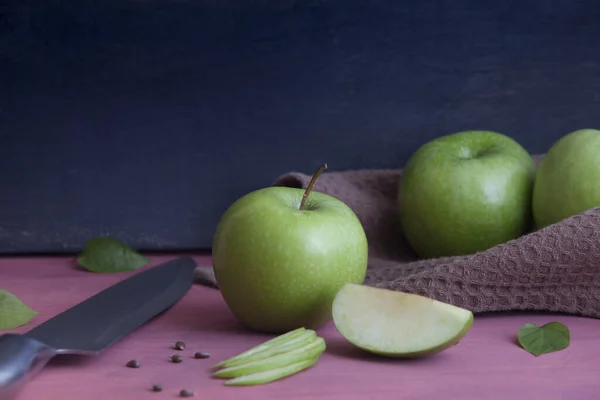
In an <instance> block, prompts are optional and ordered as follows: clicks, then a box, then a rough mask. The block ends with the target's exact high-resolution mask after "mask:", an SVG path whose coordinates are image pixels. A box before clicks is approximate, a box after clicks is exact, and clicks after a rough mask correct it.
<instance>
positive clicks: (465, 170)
mask: <svg viewBox="0 0 600 400" xmlns="http://www.w3.org/2000/svg"><path fill="white" fill-rule="evenodd" d="M535 171H536V165H535V162H534V161H533V158H532V157H531V155H530V154H529V153H528V152H527V151H526V150H525V149H524V148H523V147H522V146H521V145H520V144H519V143H517V142H516V141H515V140H513V139H511V138H509V137H508V136H505V135H502V134H500V133H497V132H491V131H464V132H458V133H454V134H450V135H445V136H442V137H440V138H437V139H434V140H432V141H430V142H428V143H426V144H425V145H423V146H421V147H420V148H419V149H418V150H417V151H416V152H415V153H414V154H413V155H412V157H411V158H410V159H409V160H408V162H407V164H406V166H405V168H404V171H403V174H402V179H401V182H400V185H399V190H398V202H399V207H400V221H401V224H402V229H403V232H404V235H405V237H406V239H407V241H408V242H409V244H410V245H411V247H412V248H413V250H414V251H415V253H417V255H419V256H420V257H422V258H436V257H443V256H456V255H465V254H473V253H475V252H478V251H483V250H486V249H488V248H490V247H493V246H495V245H497V244H500V243H504V242H507V241H509V240H511V239H515V238H517V237H519V236H521V235H523V234H524V233H526V232H527V231H528V230H529V229H530V227H531V224H532V217H531V196H532V189H533V182H534V179H535Z"/></svg>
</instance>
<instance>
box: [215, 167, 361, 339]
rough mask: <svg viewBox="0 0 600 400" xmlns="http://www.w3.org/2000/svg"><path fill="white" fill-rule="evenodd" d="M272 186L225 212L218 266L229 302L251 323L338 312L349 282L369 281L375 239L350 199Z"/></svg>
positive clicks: (274, 323) (311, 322)
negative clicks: (337, 300) (334, 308)
mask: <svg viewBox="0 0 600 400" xmlns="http://www.w3.org/2000/svg"><path fill="white" fill-rule="evenodd" d="M325 168H326V165H325V164H324V165H323V166H321V168H319V170H318V171H317V172H316V173H315V175H314V176H313V179H311V182H310V183H309V185H308V187H307V189H306V190H303V189H298V188H291V187H276V186H273V187H267V188H263V189H259V190H256V191H254V192H251V193H248V194H246V195H245V196H243V197H241V198H240V199H238V200H237V201H235V202H234V203H233V204H232V205H231V206H230V207H229V208H228V209H227V210H226V211H225V213H224V214H223V216H222V217H221V219H220V221H219V224H218V225H217V229H216V232H215V235H214V240H213V247H212V259H213V268H214V272H215V278H216V280H217V283H218V285H219V288H220V291H221V294H222V296H223V299H224V300H225V302H226V304H227V306H228V308H229V310H230V311H231V312H232V314H233V315H234V316H236V317H237V318H238V319H239V320H240V321H242V322H243V323H244V324H246V325H247V326H248V327H250V328H252V329H254V330H256V331H262V332H269V333H281V332H286V331H289V330H292V329H296V328H299V327H307V328H317V327H320V326H322V325H324V324H325V323H327V322H329V321H330V320H331V303H332V302H333V298H334V297H335V294H336V293H337V291H338V290H339V288H340V287H341V286H342V285H343V284H345V283H348V282H350V283H362V282H363V281H364V278H365V274H366V270H367V256H368V246H367V237H366V234H365V231H364V229H363V227H362V224H361V222H360V220H359V219H358V217H357V216H356V215H355V213H354V212H353V211H352V209H350V207H348V206H347V205H346V204H345V203H344V202H342V201H340V200H338V199H336V198H335V197H333V196H330V195H328V194H325V193H320V192H316V191H313V190H312V186H313V185H314V182H315V180H316V179H317V177H318V176H319V174H320V173H321V172H322V171H323V170H324V169H325Z"/></svg>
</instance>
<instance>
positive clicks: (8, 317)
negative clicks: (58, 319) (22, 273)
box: [0, 289, 38, 330]
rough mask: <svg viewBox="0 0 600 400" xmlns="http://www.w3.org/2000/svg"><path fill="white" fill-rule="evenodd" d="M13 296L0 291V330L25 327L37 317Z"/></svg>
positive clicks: (35, 313)
mask: <svg viewBox="0 0 600 400" xmlns="http://www.w3.org/2000/svg"><path fill="white" fill-rule="evenodd" d="M37 314H38V313H37V311H34V310H33V309H31V308H30V307H29V306H27V305H26V304H25V303H23V302H22V301H21V300H19V299H18V298H17V296H15V295H14V294H12V293H10V292H8V291H6V290H2V289H0V330H4V329H14V328H18V327H20V326H23V325H25V324H26V323H28V322H29V321H31V320H32V319H33V317H35V316H36V315H37Z"/></svg>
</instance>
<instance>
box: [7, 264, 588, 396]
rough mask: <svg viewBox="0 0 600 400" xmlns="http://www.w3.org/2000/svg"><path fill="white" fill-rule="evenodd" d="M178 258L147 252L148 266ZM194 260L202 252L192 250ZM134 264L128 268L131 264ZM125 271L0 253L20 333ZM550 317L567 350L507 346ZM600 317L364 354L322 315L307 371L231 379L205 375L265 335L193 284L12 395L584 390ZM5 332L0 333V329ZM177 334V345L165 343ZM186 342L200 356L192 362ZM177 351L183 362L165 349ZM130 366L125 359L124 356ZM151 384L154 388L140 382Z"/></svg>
mask: <svg viewBox="0 0 600 400" xmlns="http://www.w3.org/2000/svg"><path fill="white" fill-rule="evenodd" d="M175 257H177V256H176V255H169V256H166V255H164V256H152V265H156V264H158V263H160V262H163V261H167V260H169V259H172V258H175ZM196 259H197V260H198V262H199V264H202V263H208V262H210V260H209V258H207V257H204V256H197V257H196ZM134 273H135V272H134ZM129 275H131V273H122V274H113V275H104V274H93V273H90V272H86V271H82V270H79V269H77V268H76V267H75V265H74V262H73V260H72V259H71V258H65V257H52V258H2V259H0V288H2V289H6V290H9V291H11V292H12V293H14V294H15V295H17V296H18V297H19V298H20V299H21V300H22V301H24V302H25V303H27V304H28V305H30V306H31V307H33V308H34V309H36V310H37V311H38V312H39V315H37V316H36V317H35V319H34V320H32V321H31V322H30V324H28V325H27V326H24V327H21V328H19V329H16V330H15V331H17V332H24V331H27V330H29V329H31V328H32V327H33V326H35V325H37V324H40V323H42V322H43V321H45V320H47V319H49V318H51V317H52V316H54V315H56V314H57V313H60V312H61V311H64V310H66V309H67V308H69V307H70V306H73V305H75V304H76V303H78V302H80V301H82V300H84V299H86V298H87V297H89V296H91V295H93V294H95V293H97V292H99V291H100V290H102V289H104V288H106V287H108V286H109V285H111V284H114V283H116V282H118V281H120V280H121V279H124V278H125V277H127V276H129ZM549 321H561V322H563V323H565V324H566V325H567V326H568V327H569V328H570V330H571V345H570V347H569V348H568V349H566V350H564V351H561V352H556V353H552V354H547V355H543V356H541V357H538V358H536V357H534V356H532V355H531V354H529V353H527V352H526V351H524V350H523V349H521V348H520V347H518V345H517V344H516V342H515V340H516V334H517V332H518V329H519V327H520V326H521V325H522V324H524V323H525V322H533V323H536V324H543V323H546V322H549ZM599 331H600V321H598V320H594V319H585V318H577V317H570V316H560V315H548V314H546V315H543V314H515V315H507V314H491V315H477V316H476V319H475V324H474V326H473V329H472V331H471V332H470V333H469V334H468V335H467V336H466V337H465V338H464V339H463V340H462V341H461V342H460V343H459V344H458V345H457V346H454V347H452V348H451V349H449V350H447V351H446V352H444V353H441V354H438V355H436V356H433V357H430V358H424V359H420V360H414V361H401V360H389V359H383V358H379V357H376V356H371V355H367V354H364V353H362V352H360V351H358V350H356V349H354V348H353V347H352V346H351V345H349V344H348V343H347V342H346V341H345V340H344V339H343V338H342V337H341V336H340V335H339V334H338V333H337V331H336V330H335V327H334V326H333V324H329V325H327V326H325V327H324V328H322V329H320V330H319V332H318V333H319V334H320V335H322V336H323V337H324V338H325V339H326V341H327V345H328V349H327V351H326V353H325V354H324V355H323V356H322V358H321V360H320V362H319V363H317V364H316V366H314V367H313V368H311V369H309V370H306V371H304V372H302V373H299V374H297V375H295V376H292V377H289V378H287V379H284V380H281V381H278V382H274V383H271V384H268V385H263V386H254V387H236V388H233V387H232V388H230V387H225V386H224V385H223V381H221V380H217V379H213V378H211V377H210V374H209V367H210V365H212V364H214V363H216V362H217V361H220V360H222V359H224V358H227V357H230V356H232V355H234V354H236V353H238V352H241V351H243V350H245V349H247V348H249V347H251V346H254V345H256V344H258V343H260V342H262V341H264V340H266V339H268V338H270V337H271V336H268V335H262V334H257V333H253V332H249V331H247V330H246V329H244V328H243V327H242V326H240V324H239V323H238V322H237V321H236V319H235V318H234V317H233V316H232V315H231V314H230V312H229V310H228V309H227V307H226V305H225V303H224V302H223V300H222V298H221V296H220V294H219V292H218V291H217V290H215V289H210V288H207V287H203V286H199V285H195V286H194V287H192V288H191V289H190V291H189V292H188V293H187V294H186V295H185V297H184V298H183V299H182V300H181V301H180V302H179V303H177V304H176V305H175V306H173V307H172V308H171V309H169V310H168V311H167V312H165V313H164V314H162V315H160V316H159V317H157V318H156V319H154V320H152V321H150V322H149V323H148V324H146V325H144V326H143V327H141V328H139V329H138V330H136V331H135V332H133V333H131V334H130V335H128V336H126V337H125V338H123V339H122V340H121V341H119V342H118V343H116V344H115V345H113V346H112V347H110V348H109V349H107V350H106V351H105V352H104V353H102V354H101V355H100V356H99V357H57V358H55V359H54V360H53V361H52V362H51V363H50V364H49V365H48V366H47V367H46V369H44V370H43V371H42V372H41V373H40V374H39V375H38V376H37V377H36V378H35V379H33V380H32V381H31V382H30V383H29V384H28V385H27V386H26V388H25V389H24V390H23V392H22V393H21V396H20V398H19V399H20V400H40V399H44V400H63V399H83V398H85V399H87V400H105V399H110V400H113V399H124V400H129V399H136V400H138V399H139V400H142V399H157V400H158V399H169V398H178V397H179V391H180V390H181V389H183V388H187V389H191V390H193V391H194V393H195V397H193V398H202V399H241V398H242V397H245V398H248V399H275V398H277V399H279V398H291V399H328V400H335V399H340V400H341V399H344V400H349V399H402V400H413V399H414V400H416V399H440V398H443V399H461V400H465V399H477V400H481V399H542V398H543V399H544V400H553V399H579V400H585V399H592V398H596V396H595V395H593V392H594V391H595V390H598V389H600V381H598V379H597V365H598V360H600V334H599V333H598V332H599ZM1 333H5V332H1ZM177 340H183V341H185V342H186V344H187V348H186V349H185V350H184V351H176V350H173V349H172V346H173V344H174V343H175V341H177ZM196 351H206V352H208V353H210V354H211V358H209V359H206V360H202V359H194V358H193V354H194V352H196ZM174 353H178V354H181V355H182V356H183V362H181V363H179V364H174V363H172V362H170V361H169V356H170V355H172V354H174ZM134 358H135V359H138V360H139V361H140V362H141V367H140V368H139V369H131V368H127V367H125V364H126V362H127V361H128V360H130V359H134ZM154 384H161V385H162V386H163V391H162V392H160V393H154V392H151V391H150V388H151V386H152V385H154Z"/></svg>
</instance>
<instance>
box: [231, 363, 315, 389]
mask: <svg viewBox="0 0 600 400" xmlns="http://www.w3.org/2000/svg"><path fill="white" fill-rule="evenodd" d="M317 361H319V358H318V357H317V358H311V359H308V360H304V361H299V362H297V363H294V364H290V365H288V366H285V367H281V368H275V369H270V370H267V371H263V372H257V373H255V374H250V375H244V376H240V377H238V378H233V379H229V380H228V381H225V385H226V386H250V385H264V384H266V383H269V382H273V381H276V380H280V379H283V378H287V377H288V376H291V375H294V374H297V373H298V372H301V371H304V370H305V369H308V368H310V367H312V366H313V365H315V364H316V363H317Z"/></svg>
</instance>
